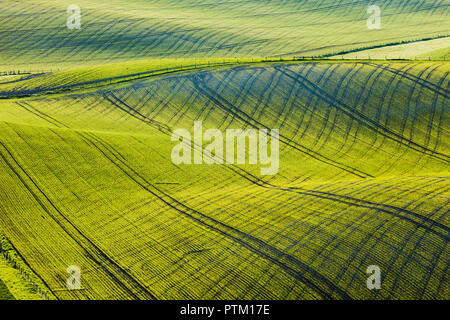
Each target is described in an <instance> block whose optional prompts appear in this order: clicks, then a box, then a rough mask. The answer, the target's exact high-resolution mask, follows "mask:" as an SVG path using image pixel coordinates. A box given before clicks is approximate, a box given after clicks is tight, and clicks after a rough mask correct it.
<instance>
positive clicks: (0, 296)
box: [0, 279, 15, 300]
mask: <svg viewBox="0 0 450 320" xmlns="http://www.w3.org/2000/svg"><path fill="white" fill-rule="evenodd" d="M0 300H15V298H14V296H13V295H12V294H11V292H9V290H8V287H7V286H6V285H5V284H4V283H3V281H2V280H1V279H0Z"/></svg>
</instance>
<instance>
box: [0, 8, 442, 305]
mask: <svg viewBox="0 0 450 320" xmlns="http://www.w3.org/2000/svg"><path fill="white" fill-rule="evenodd" d="M5 2H6V3H8V4H9V5H7V6H5V7H4V8H3V7H2V9H3V10H2V13H1V16H0V21H2V24H0V32H1V33H2V34H3V35H4V36H3V37H1V38H0V71H3V74H4V75H0V236H2V237H4V238H5V239H8V243H11V245H10V246H9V247H8V248H9V249H8V250H11V251H14V252H16V255H15V256H14V257H20V259H21V261H22V262H21V265H23V266H24V268H25V269H24V270H25V271H24V272H25V273H26V274H28V273H29V274H30V277H32V278H31V282H32V283H37V286H38V287H39V288H40V289H39V290H40V291H39V292H41V293H42V294H41V297H44V298H53V296H54V297H56V298H58V299H149V300H153V299H257V300H261V299H287V300H302V299H326V300H328V299H342V300H347V299H348V300H349V299H357V300H359V299H362V300H363V299H440V300H445V299H449V298H450V283H449V261H450V260H449V256H450V255H449V254H450V252H449V250H450V248H449V236H450V235H449V231H450V218H449V208H450V206H449V197H450V184H449V179H450V170H449V168H450V167H449V164H450V152H449V144H450V121H449V120H450V112H449V111H450V109H449V106H450V104H449V102H450V101H449V95H450V92H449V80H450V78H449V74H450V62H447V61H445V59H444V58H442V57H445V56H446V54H447V53H448V40H447V39H448V38H445V37H444V36H447V35H448V34H449V31H450V24H449V22H448V21H449V19H448V7H449V5H450V2H449V1H432V0H430V1H428V0H427V1H424V0H421V1H413V0H406V1H401V0H393V1H379V5H380V7H381V8H382V12H383V13H382V25H383V28H382V29H381V30H368V29H367V27H366V19H367V17H368V15H367V14H366V8H367V6H368V5H370V3H369V1H331V0H330V1H329V0H324V1H319V0H305V1H290V0H289V1H265V2H260V1H253V0H252V1H245V2H239V1H224V2H215V1H212V0H211V1H206V0H205V1H203V0H202V1H193V0H192V1H191V0H171V1H169V0H163V1H133V2H132V3H129V2H125V1H122V0H114V1H111V2H109V3H107V2H101V1H86V0H83V1H79V4H78V5H79V6H80V8H81V12H82V15H81V17H82V20H81V21H82V25H81V29H79V30H69V29H67V28H66V26H65V19H66V18H67V16H68V14H67V13H66V11H65V10H66V8H67V3H66V2H64V1H60V0H57V1H47V0H45V1H44V0H43V1H38V0H36V1H30V0H25V1H10V0H7V1H5ZM2 5H3V3H2ZM421 39H434V40H430V41H433V43H434V45H433V46H428V47H427V44H426V42H427V41H422V42H420V45H419V44H417V43H416V44H415V45H414V43H412V42H411V43H406V42H410V41H415V40H421ZM401 42H405V44H403V45H404V46H407V48H406V49H404V48H401V49H398V48H395V47H396V46H397V45H399V43H401ZM387 44H390V45H387ZM384 45H387V46H384ZM413 45H414V46H413ZM381 46H382V47H381ZM411 46H413V47H411ZM375 47H376V48H375ZM370 48H373V49H370ZM355 50H358V52H359V51H361V53H364V54H366V55H367V53H366V52H367V50H369V51H370V50H376V52H377V54H380V55H381V56H380V57H371V58H373V59H375V58H376V59H379V60H370V59H367V56H363V57H362V58H364V59H365V60H362V59H361V60H356V59H354V58H355V57H354V56H353V54H355V52H353V51H355ZM396 50H403V51H402V52H404V50H410V51H409V52H413V55H414V56H419V57H418V58H417V60H416V61H398V60H389V58H388V59H387V60H383V59H384V57H383V56H382V55H388V54H389V53H392V52H394V54H395V52H398V51H396ZM345 52H347V54H349V55H352V56H348V57H347V58H346V59H341V58H340V57H341V56H340V55H339V56H337V57H334V58H331V59H328V58H327V59H325V57H333V55H335V54H340V53H342V55H344V54H345ZM424 54H427V57H425V56H421V55H424ZM319 56H323V57H322V58H319ZM300 57H302V58H300ZM304 57H306V58H304ZM313 57H315V58H313ZM350 59H353V60H350ZM420 59H422V60H420ZM19 71H22V72H19ZM0 74H1V72H0ZM198 121H201V122H202V125H203V132H205V131H206V130H207V129H218V130H219V131H221V132H226V130H229V129H242V130H249V129H266V130H270V129H279V136H278V138H277V139H276V141H278V144H279V164H278V168H277V169H278V170H277V172H276V174H274V175H262V174H261V172H262V169H263V168H264V167H266V165H265V164H261V163H257V164H249V163H244V164H238V163H225V164H219V163H213V164H183V163H174V161H173V150H174V147H175V146H176V145H178V144H180V145H181V143H180V142H179V141H175V140H176V139H173V135H174V133H175V132H177V130H178V129H186V130H187V131H188V132H189V133H191V134H192V135H193V136H195V130H194V123H195V122H198ZM249 141H250V139H249ZM273 141H274V138H272V142H273ZM197 142H198V141H196V142H194V143H193V144H189V147H188V151H189V155H190V156H191V157H193V158H195V157H196V155H198V154H199V153H201V151H202V150H203V148H204V147H205V145H203V146H202V145H201V144H200V145H199V144H198V143H197ZM259 143H260V142H259ZM273 148H274V147H273V145H272V146H271V147H270V149H271V150H270V151H271V152H272V153H273V152H275V150H274V149H273ZM233 150H234V147H233ZM216 151H217V150H216ZM234 151H236V150H234ZM234 151H233V152H234ZM244 151H245V153H246V154H247V153H248V154H249V157H250V153H251V152H250V150H249V147H248V148H246V150H244ZM229 152H230V150H228V149H226V150H225V151H224V154H226V156H227V157H228V154H229ZM237 152H239V150H237ZM227 159H228V158H227ZM5 241H6V240H5ZM0 249H1V247H0ZM74 265H75V266H79V268H80V270H81V288H79V289H74V290H70V289H68V288H67V279H68V277H69V274H68V273H67V269H68V267H69V266H74ZM374 265H375V266H378V267H379V268H380V270H381V289H375V290H370V289H369V288H368V286H367V278H368V277H369V276H370V274H368V272H367V269H368V267H370V266H374ZM0 276H1V274H0ZM0 278H1V277H0ZM5 288H6V287H5ZM2 290H3V289H2V282H1V281H0V299H2V298H3V291H4V290H3V291H2Z"/></svg>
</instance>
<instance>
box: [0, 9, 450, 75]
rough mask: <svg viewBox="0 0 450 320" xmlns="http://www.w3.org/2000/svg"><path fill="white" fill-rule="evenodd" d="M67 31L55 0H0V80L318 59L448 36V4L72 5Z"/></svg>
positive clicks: (63, 13)
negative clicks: (372, 24)
mask: <svg viewBox="0 0 450 320" xmlns="http://www.w3.org/2000/svg"><path fill="white" fill-rule="evenodd" d="M76 4H77V5H78V6H79V8H80V9H81V28H80V29H79V30H77V29H75V30H69V29H68V28H67V27H66V21H67V19H68V18H69V16H70V14H68V13H67V12H66V10H67V7H68V5H69V4H68V3H67V1H63V0H51V1H50V0H20V1H14V0H3V1H2V13H1V15H0V34H1V37H0V71H7V70H11V69H14V68H15V69H16V70H17V69H19V68H22V69H24V68H25V69H28V70H33V71H36V70H42V69H43V70H49V69H55V68H66V67H69V68H70V67H73V66H74V65H80V64H92V63H94V64H98V63H103V62H105V61H108V62H112V61H129V60H130V59H135V58H173V57H175V58H192V57H197V58H198V57H268V56H280V55H281V56H317V55H322V54H330V53H338V52H342V51H345V50H351V49H356V48H361V47H371V46H375V45H380V44H388V43H393V42H399V41H407V40H419V39H423V38H433V37H436V36H439V35H448V34H449V30H450V22H449V21H450V19H449V5H450V2H449V1H448V0H402V1H401V0H394V1H392V0H380V1H377V3H376V4H377V5H378V6H379V7H380V9H381V17H382V29H381V30H369V29H368V28H367V26H366V21H367V19H368V18H369V16H370V15H369V14H367V7H368V6H369V5H372V4H373V3H372V2H371V1H368V0H351V1H347V0H346V1H342V0H339V1H336V0H302V1H297V0H271V1H257V0H250V1H244V2H243V1H220V2H217V1H214V0H160V1H142V0H140V1H132V2H131V1H125V0H112V1H108V2H104V1H100V0H80V1H77V2H76Z"/></svg>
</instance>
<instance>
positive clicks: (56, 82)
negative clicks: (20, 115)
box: [0, 58, 264, 97]
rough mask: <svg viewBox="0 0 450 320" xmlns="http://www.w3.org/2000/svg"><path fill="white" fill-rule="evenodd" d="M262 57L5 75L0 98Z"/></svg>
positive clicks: (137, 62)
mask: <svg viewBox="0 0 450 320" xmlns="http://www.w3.org/2000/svg"><path fill="white" fill-rule="evenodd" d="M263 60H264V59H261V58H240V59H235V58H200V59H152V60H147V59H144V60H133V61H128V62H116V63H110V64H102V65H97V66H89V67H78V68H73V69H69V70H60V71H56V72H51V73H41V74H31V75H28V76H20V75H16V76H10V75H8V76H5V79H4V81H1V82H0V97H17V96H27V95H35V94H42V93H55V92H61V91H67V90H80V89H87V88H92V87H98V86H104V85H110V84H113V83H120V82H127V81H130V80H136V79H141V78H146V77H150V76H156V75H161V74H167V73H172V72H180V71H189V70H199V69H203V68H213V67H221V66H227V65H236V64H245V63H258V62H261V61H263Z"/></svg>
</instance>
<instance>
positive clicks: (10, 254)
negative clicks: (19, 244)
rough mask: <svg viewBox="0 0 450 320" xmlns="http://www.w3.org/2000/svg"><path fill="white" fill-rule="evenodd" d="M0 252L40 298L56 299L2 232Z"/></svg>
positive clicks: (0, 235)
mask: <svg viewBox="0 0 450 320" xmlns="http://www.w3.org/2000/svg"><path fill="white" fill-rule="evenodd" d="M0 254H1V255H2V256H3V257H4V258H5V259H6V261H7V262H8V263H9V265H10V266H11V267H12V268H14V269H16V270H18V271H19V272H20V274H21V276H22V279H23V280H25V281H26V282H27V283H28V284H29V285H30V286H31V287H32V288H33V289H34V290H35V291H36V293H37V294H38V295H39V296H40V297H41V298H42V300H57V298H56V297H55V296H54V295H53V293H52V292H51V290H50V289H49V288H48V287H47V286H46V285H45V282H44V281H43V280H42V279H41V278H40V277H39V276H38V275H37V274H36V273H35V272H34V271H33V270H32V269H31V267H30V266H29V265H28V263H27V262H26V261H25V260H24V259H23V257H22V256H21V255H20V253H19V252H18V251H17V250H16V249H15V247H14V246H13V244H12V243H11V242H10V241H9V240H8V239H7V238H6V237H5V236H4V235H3V234H2V233H0Z"/></svg>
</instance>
